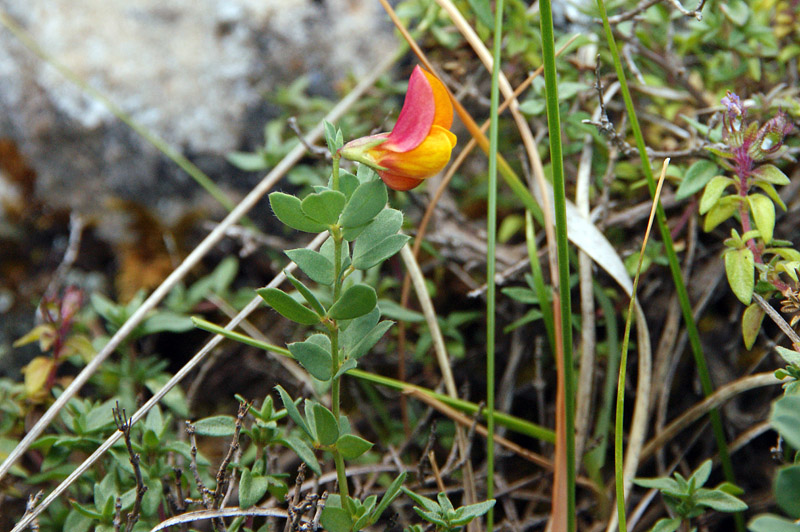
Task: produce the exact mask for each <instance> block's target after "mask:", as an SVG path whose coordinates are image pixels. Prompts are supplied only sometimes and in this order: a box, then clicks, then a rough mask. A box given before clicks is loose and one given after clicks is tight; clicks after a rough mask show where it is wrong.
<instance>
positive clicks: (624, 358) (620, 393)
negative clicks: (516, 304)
mask: <svg viewBox="0 0 800 532" xmlns="http://www.w3.org/2000/svg"><path fill="white" fill-rule="evenodd" d="M668 165H669V159H666V160H665V161H664V165H663V167H662V169H661V177H660V179H659V180H658V188H656V192H655V198H654V199H653V207H652V208H651V209H650V219H649V220H648V221H647V229H646V230H645V232H644V240H643V242H642V250H641V252H640V253H639V263H638V264H637V266H636V277H634V279H633V295H631V299H630V303H629V304H628V319H627V320H625V333H624V335H623V337H622V351H621V355H620V362H619V380H618V381H617V409H616V416H617V420H616V424H615V429H614V476H615V480H616V482H615V485H616V493H617V520H618V523H619V529H620V531H621V532H625V531H626V530H627V528H626V525H625V478H624V476H623V475H624V473H623V465H622V435H623V415H624V406H625V373H626V369H627V362H628V339H629V338H630V334H631V322H632V321H633V308H634V305H635V303H636V287H637V286H638V285H639V274H640V273H641V271H642V260H644V250H645V249H646V248H647V241H648V239H649V238H650V229H652V227H653V218H654V217H655V214H656V209H657V206H658V204H659V203H658V198H659V196H660V195H661V186H662V185H663V184H664V177H666V175H667V166H668Z"/></svg>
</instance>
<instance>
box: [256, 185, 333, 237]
mask: <svg viewBox="0 0 800 532" xmlns="http://www.w3.org/2000/svg"><path fill="white" fill-rule="evenodd" d="M269 204H270V206H271V207H272V212H274V213H275V216H277V217H278V220H280V221H281V222H283V223H284V224H286V225H288V226H289V227H291V228H292V229H297V230H298V231H305V232H306V233H321V232H322V231H326V230H327V229H328V227H327V226H326V225H323V224H321V223H319V222H315V221H314V220H312V219H311V218H309V217H308V216H306V215H305V214H304V213H303V209H302V207H301V203H300V200H299V199H298V198H296V197H294V196H292V195H290V194H284V193H283V192H273V193H272V194H270V195H269Z"/></svg>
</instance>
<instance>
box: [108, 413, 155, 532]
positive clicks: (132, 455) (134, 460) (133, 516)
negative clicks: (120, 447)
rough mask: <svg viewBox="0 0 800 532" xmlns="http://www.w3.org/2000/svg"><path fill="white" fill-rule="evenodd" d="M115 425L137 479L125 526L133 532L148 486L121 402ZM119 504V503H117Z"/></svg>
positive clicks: (126, 529)
mask: <svg viewBox="0 0 800 532" xmlns="http://www.w3.org/2000/svg"><path fill="white" fill-rule="evenodd" d="M113 414H114V423H115V424H116V425H117V430H118V431H120V432H121V433H122V435H123V437H124V438H125V447H126V448H127V449H128V457H129V459H130V462H131V466H133V475H134V477H135V478H136V499H135V500H134V501H133V508H131V511H130V512H128V520H127V523H126V525H125V532H131V530H133V526H134V525H135V524H136V522H137V521H138V520H139V512H141V509H142V498H143V497H144V494H145V493H146V492H147V486H145V485H144V480H142V470H141V467H139V454H138V453H136V452H135V451H134V450H133V443H132V442H131V422H130V420H129V419H128V416H127V415H126V414H125V409H124V408H123V409H120V407H119V401H117V406H116V407H115V408H114V409H113ZM117 502H118V503H119V501H117Z"/></svg>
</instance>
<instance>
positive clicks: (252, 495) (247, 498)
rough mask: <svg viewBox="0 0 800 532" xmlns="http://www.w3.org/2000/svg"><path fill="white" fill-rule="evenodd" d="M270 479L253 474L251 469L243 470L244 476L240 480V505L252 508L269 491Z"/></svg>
mask: <svg viewBox="0 0 800 532" xmlns="http://www.w3.org/2000/svg"><path fill="white" fill-rule="evenodd" d="M268 486H269V481H268V480H267V479H266V478H264V477H262V476H260V475H253V474H252V473H251V472H250V470H249V469H245V470H244V471H242V478H241V480H240V481H239V506H240V507H241V508H250V507H251V506H254V505H255V504H257V503H258V501H260V500H261V498H262V497H263V496H264V494H265V493H266V492H267V487H268Z"/></svg>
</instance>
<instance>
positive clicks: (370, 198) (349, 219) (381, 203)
mask: <svg viewBox="0 0 800 532" xmlns="http://www.w3.org/2000/svg"><path fill="white" fill-rule="evenodd" d="M388 200H389V195H388V193H387V192H386V185H384V184H383V181H380V180H376V181H368V182H366V183H361V184H360V185H358V188H357V189H355V191H353V195H352V196H351V197H350V201H348V202H347V205H346V206H345V207H344V212H342V216H341V218H340V223H341V225H342V227H358V226H360V225H364V224H365V223H367V222H369V221H370V220H372V219H373V218H375V216H376V215H377V214H378V213H379V212H381V210H383V208H384V207H385V206H386V202H387V201H388Z"/></svg>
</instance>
